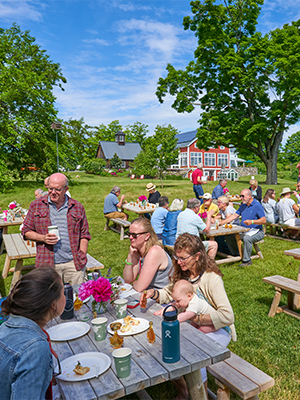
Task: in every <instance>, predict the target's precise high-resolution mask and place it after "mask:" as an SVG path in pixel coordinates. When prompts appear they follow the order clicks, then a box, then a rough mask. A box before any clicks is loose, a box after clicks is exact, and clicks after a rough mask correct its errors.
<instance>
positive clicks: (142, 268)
mask: <svg viewBox="0 0 300 400" xmlns="http://www.w3.org/2000/svg"><path fill="white" fill-rule="evenodd" d="M128 236H129V240H130V248H129V253H128V256H127V259H126V260H125V267H124V271H123V278H124V280H125V282H126V283H131V284H132V286H133V288H134V289H135V290H136V291H138V292H142V291H143V290H145V289H150V288H154V289H161V288H163V287H164V286H166V285H167V284H168V283H169V273H170V272H172V270H173V264H172V260H171V258H170V256H169V255H168V254H167V253H166V252H165V251H164V250H163V248H162V247H161V244H160V243H159V242H158V240H157V236H156V234H155V232H154V230H153V228H152V226H151V223H150V221H149V220H148V219H147V218H143V217H141V218H136V219H135V220H133V221H132V222H131V225H130V232H128ZM137 278H138V279H137Z"/></svg>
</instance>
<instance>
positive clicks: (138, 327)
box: [107, 318, 149, 336]
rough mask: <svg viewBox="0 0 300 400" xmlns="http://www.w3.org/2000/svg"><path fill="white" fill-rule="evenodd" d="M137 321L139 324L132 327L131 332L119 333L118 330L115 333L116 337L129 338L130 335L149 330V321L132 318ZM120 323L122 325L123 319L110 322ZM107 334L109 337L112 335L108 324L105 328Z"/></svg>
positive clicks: (112, 332)
mask: <svg viewBox="0 0 300 400" xmlns="http://www.w3.org/2000/svg"><path fill="white" fill-rule="evenodd" d="M134 319H136V320H138V321H140V323H139V324H138V325H135V326H132V327H131V330H130V331H128V332H121V331H120V330H118V331H117V333H118V335H120V336H131V335H136V334H137V333H141V332H144V331H146V330H147V329H148V328H149V321H148V320H147V319H144V318H134ZM114 322H121V324H122V325H125V324H124V319H116V320H115V321H113V322H111V323H114ZM107 332H108V333H110V334H111V335H113V334H114V331H112V330H111V329H110V324H109V325H108V326H107Z"/></svg>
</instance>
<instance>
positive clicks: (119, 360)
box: [112, 347, 131, 378]
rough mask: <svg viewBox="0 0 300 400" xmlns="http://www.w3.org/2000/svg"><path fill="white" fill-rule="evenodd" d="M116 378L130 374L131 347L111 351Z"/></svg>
mask: <svg viewBox="0 0 300 400" xmlns="http://www.w3.org/2000/svg"><path fill="white" fill-rule="evenodd" d="M112 356H113V358H114V360H115V367H116V370H117V377H118V378H127V377H128V376H129V375H130V367H131V349H129V348H128V347H124V348H122V349H117V350H114V351H113V352H112Z"/></svg>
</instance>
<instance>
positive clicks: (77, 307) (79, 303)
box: [74, 294, 83, 311]
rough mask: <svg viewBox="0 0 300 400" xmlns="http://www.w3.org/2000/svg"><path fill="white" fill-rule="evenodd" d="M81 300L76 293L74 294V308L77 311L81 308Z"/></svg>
mask: <svg viewBox="0 0 300 400" xmlns="http://www.w3.org/2000/svg"><path fill="white" fill-rule="evenodd" d="M82 305H83V302H82V301H81V300H80V299H79V297H78V294H76V299H75V301H74V310H75V311H78V310H80V309H81V307H82Z"/></svg>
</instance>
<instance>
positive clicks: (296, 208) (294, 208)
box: [293, 204, 299, 215]
mask: <svg viewBox="0 0 300 400" xmlns="http://www.w3.org/2000/svg"><path fill="white" fill-rule="evenodd" d="M293 210H294V211H295V214H296V215H298V214H299V207H298V206H297V204H293Z"/></svg>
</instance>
